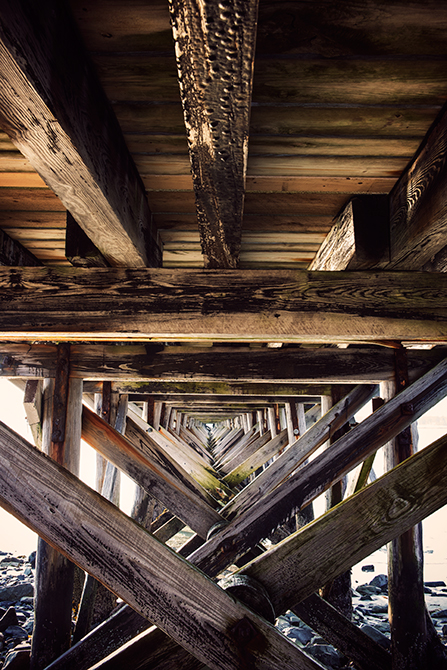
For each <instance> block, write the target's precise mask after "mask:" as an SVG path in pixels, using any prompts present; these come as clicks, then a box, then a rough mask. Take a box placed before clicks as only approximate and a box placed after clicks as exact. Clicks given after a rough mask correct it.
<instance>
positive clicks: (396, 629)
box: [385, 348, 431, 670]
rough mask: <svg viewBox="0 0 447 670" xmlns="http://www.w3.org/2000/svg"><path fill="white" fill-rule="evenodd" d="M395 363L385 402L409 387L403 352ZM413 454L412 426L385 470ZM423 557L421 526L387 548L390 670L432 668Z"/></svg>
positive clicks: (394, 444) (389, 454)
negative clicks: (428, 645) (391, 663)
mask: <svg viewBox="0 0 447 670" xmlns="http://www.w3.org/2000/svg"><path fill="white" fill-rule="evenodd" d="M395 360H396V380H395V384H394V385H393V384H387V387H388V389H387V390H388V399H389V397H392V396H393V395H395V394H396V393H399V392H400V391H401V390H403V389H404V388H406V387H407V386H408V366H407V361H406V355H405V350H404V349H403V348H400V349H396V350H395ZM393 386H394V389H393ZM393 390H394V392H393ZM408 411H411V410H410V409H408ZM414 452H415V449H414V447H413V440H412V426H408V427H407V428H405V429H404V430H403V431H402V432H401V433H399V434H398V435H396V437H395V438H394V440H392V441H391V442H390V443H389V444H388V445H387V449H386V451H385V463H386V469H387V470H391V469H392V468H393V467H395V466H396V465H399V463H401V462H402V461H404V460H405V459H407V458H409V457H410V456H411V455H412V454H413V453H414ZM423 556H424V553H423V544H422V525H421V524H419V525H418V526H415V527H413V528H410V529H409V530H407V531H406V532H405V533H404V534H403V535H401V536H400V537H397V538H396V539H395V540H393V541H392V542H391V543H390V544H389V545H388V598H389V618H390V628H391V649H392V656H393V670H429V668H430V667H431V666H430V665H429V661H428V657H427V642H428V637H427V622H426V610H425V598H424V565H423Z"/></svg>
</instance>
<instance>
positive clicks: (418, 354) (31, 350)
mask: <svg viewBox="0 0 447 670" xmlns="http://www.w3.org/2000/svg"><path fill="white" fill-rule="evenodd" d="M55 352H56V347H55V345H50V344H37V343H35V344H32V345H28V344H19V343H9V342H8V343H6V342H5V343H2V344H1V345H0V375H1V376H2V377H6V378H8V377H9V378H14V377H16V378H18V377H28V378H33V377H36V378H45V377H54V374H55ZM446 354H447V350H446V348H445V347H437V348H435V349H432V350H418V349H411V350H408V354H407V355H408V365H409V375H410V380H412V381H413V380H414V379H417V378H418V377H420V376H421V375H422V374H423V373H424V372H426V371H427V370H429V369H430V368H431V367H433V365H435V364H436V363H439V361H441V360H442V359H443V358H445V356H446ZM71 375H72V376H73V377H76V378H78V379H90V380H94V379H96V380H105V379H108V380H113V381H114V388H115V389H116V390H117V391H119V392H120V393H137V394H139V393H142V394H144V393H150V394H151V393H156V394H165V393H175V394H178V393H180V394H181V393H186V394H189V393H194V394H195V393H205V394H213V393H215V394H220V393H225V394H228V393H231V394H234V396H235V397H238V396H240V397H241V400H243V399H245V397H248V396H249V395H251V394H252V395H259V396H263V397H265V398H266V399H268V400H269V401H274V400H275V395H276V394H278V395H279V396H283V397H284V399H287V397H289V398H290V396H297V397H302V396H317V395H318V396H321V395H327V394H328V393H329V394H330V390H331V382H335V383H341V382H343V383H370V382H375V383H378V382H380V381H387V380H391V379H392V378H393V376H394V357H393V349H392V348H385V347H362V348H360V349H359V348H356V347H352V346H351V347H349V348H347V349H338V348H337V349H334V348H316V347H315V348H299V347H286V348H282V349H279V350H278V349H271V348H262V349H249V348H243V347H241V348H240V349H239V348H237V349H235V348H234V347H231V348H225V347H213V348H212V350H209V349H207V350H205V349H194V350H192V349H187V348H185V347H173V346H172V347H171V346H168V347H164V348H163V349H161V348H160V347H157V346H154V347H151V346H150V345H142V344H141V345H139V344H134V345H126V346H120V345H103V344H100V343H96V344H92V345H88V344H84V345H83V344H72V345H71ZM191 377H193V379H191ZM138 380H141V381H138ZM101 383H102V382H101V381H96V382H93V381H92V382H88V381H87V382H85V389H86V392H88V393H95V392H100V390H101V388H102V387H101Z"/></svg>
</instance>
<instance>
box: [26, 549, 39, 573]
mask: <svg viewBox="0 0 447 670" xmlns="http://www.w3.org/2000/svg"><path fill="white" fill-rule="evenodd" d="M36 553H37V552H35V551H32V552H31V553H30V555H29V556H28V563H31V567H32V568H33V570H34V569H35V567H36Z"/></svg>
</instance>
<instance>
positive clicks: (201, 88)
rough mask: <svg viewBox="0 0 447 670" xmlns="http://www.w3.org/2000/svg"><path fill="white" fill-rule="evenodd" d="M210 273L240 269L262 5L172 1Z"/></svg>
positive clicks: (254, 0)
mask: <svg viewBox="0 0 447 670" xmlns="http://www.w3.org/2000/svg"><path fill="white" fill-rule="evenodd" d="M169 5H170V11H171V22H172V30H173V35H174V40H175V53H176V57H177V68H178V78H179V86H180V96H181V99H182V103H183V110H184V117H185V126H186V133H187V137H188V143H189V154H190V160H191V169H192V176H193V183H194V192H195V197H196V208H197V217H198V223H199V231H200V237H201V245H202V253H203V255H204V261H205V267H206V268H237V267H238V264H239V250H240V246H241V235H242V213H243V206H244V195H245V173H246V166H247V155H248V133H249V121H250V104H251V93H252V82H253V62H254V52H255V41H256V25H257V13H258V0H221V2H219V3H217V2H214V1H210V0H170V2H169Z"/></svg>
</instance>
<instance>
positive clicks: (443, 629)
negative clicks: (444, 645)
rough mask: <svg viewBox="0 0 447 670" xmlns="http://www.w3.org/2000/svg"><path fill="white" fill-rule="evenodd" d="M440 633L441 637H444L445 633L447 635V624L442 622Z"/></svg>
mask: <svg viewBox="0 0 447 670" xmlns="http://www.w3.org/2000/svg"><path fill="white" fill-rule="evenodd" d="M442 635H443V637H446V635H447V625H446V624H444V625H443V626H442Z"/></svg>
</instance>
